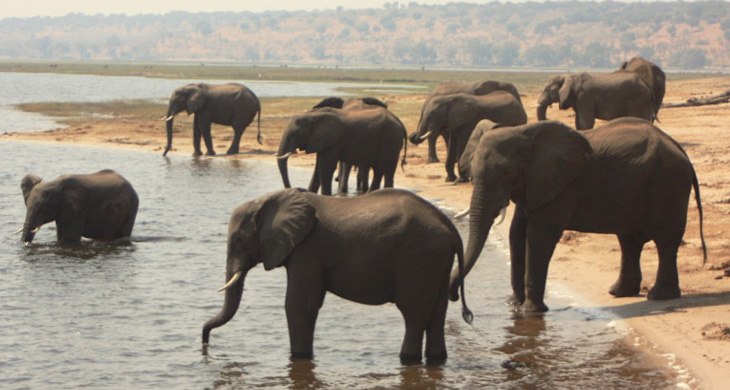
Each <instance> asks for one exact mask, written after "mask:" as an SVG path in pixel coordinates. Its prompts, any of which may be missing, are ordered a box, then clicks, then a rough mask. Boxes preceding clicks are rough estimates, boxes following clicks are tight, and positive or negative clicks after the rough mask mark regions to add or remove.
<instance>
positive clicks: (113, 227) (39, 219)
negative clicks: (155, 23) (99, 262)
mask: <svg viewBox="0 0 730 390" xmlns="http://www.w3.org/2000/svg"><path fill="white" fill-rule="evenodd" d="M20 188H21V190H22V191H23V198H24V199H25V206H26V209H27V211H26V215H25V223H24V224H23V230H22V232H23V235H22V237H21V241H22V242H32V241H33V238H34V237H35V233H36V232H37V231H38V229H39V228H40V227H41V225H43V224H46V223H49V222H53V221H56V231H57V237H58V241H59V242H62V243H78V242H79V241H81V237H86V238H93V239H98V240H114V239H118V238H124V237H129V236H130V235H131V234H132V228H133V227H134V220H135V218H136V217H137V209H138V208H139V197H137V193H136V192H135V191H134V188H132V185H131V184H130V183H129V182H128V181H127V180H126V179H125V178H123V177H122V176H121V175H120V174H118V173H116V172H114V171H112V170H108V169H107V170H103V171H99V172H96V173H91V174H87V175H64V176H61V177H59V178H57V179H56V180H52V181H41V178H40V177H38V176H36V175H34V174H28V175H26V176H25V177H23V180H22V181H21V183H20Z"/></svg>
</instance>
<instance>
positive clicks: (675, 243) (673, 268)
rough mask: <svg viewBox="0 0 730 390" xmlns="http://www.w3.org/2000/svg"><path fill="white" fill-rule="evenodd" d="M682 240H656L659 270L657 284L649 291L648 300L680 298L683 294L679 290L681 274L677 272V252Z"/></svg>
mask: <svg viewBox="0 0 730 390" xmlns="http://www.w3.org/2000/svg"><path fill="white" fill-rule="evenodd" d="M681 241H682V239H681V238H678V239H655V240H654V242H655V243H656V247H657V252H658V254H659V268H658V269H657V275H656V282H655V283H654V287H652V288H651V290H649V294H647V298H648V299H651V300H663V299H674V298H679V297H680V296H681V295H682V293H681V291H680V289H679V274H678V272H677V251H678V250H679V244H680V243H681Z"/></svg>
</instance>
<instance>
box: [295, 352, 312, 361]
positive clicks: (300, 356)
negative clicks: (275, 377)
mask: <svg viewBox="0 0 730 390" xmlns="http://www.w3.org/2000/svg"><path fill="white" fill-rule="evenodd" d="M290 358H291V359H292V360H295V359H308V360H311V359H314V354H313V353H312V352H292V353H291V356H290Z"/></svg>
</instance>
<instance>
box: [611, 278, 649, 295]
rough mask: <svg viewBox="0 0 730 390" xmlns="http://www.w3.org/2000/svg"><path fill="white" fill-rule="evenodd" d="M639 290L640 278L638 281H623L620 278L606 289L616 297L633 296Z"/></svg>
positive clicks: (637, 293)
mask: <svg viewBox="0 0 730 390" xmlns="http://www.w3.org/2000/svg"><path fill="white" fill-rule="evenodd" d="M639 291H641V280H639V281H638V282H631V283H629V282H625V281H623V280H622V279H621V278H619V280H617V281H616V283H614V284H613V286H611V288H609V289H608V293H609V294H611V295H613V296H614V297H616V298H623V297H635V296H637V295H639Z"/></svg>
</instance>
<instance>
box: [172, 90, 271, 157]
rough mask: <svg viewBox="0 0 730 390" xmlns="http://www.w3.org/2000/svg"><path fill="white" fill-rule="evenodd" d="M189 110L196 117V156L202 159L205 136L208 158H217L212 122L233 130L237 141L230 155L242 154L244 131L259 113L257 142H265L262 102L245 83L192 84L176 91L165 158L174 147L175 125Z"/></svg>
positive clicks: (194, 129) (232, 146) (194, 127)
mask: <svg viewBox="0 0 730 390" xmlns="http://www.w3.org/2000/svg"><path fill="white" fill-rule="evenodd" d="M183 110H186V111H187V113H188V115H190V114H195V118H194V120H193V148H194V149H195V152H194V153H193V155H195V156H199V155H201V154H203V153H202V151H201V150H200V136H201V135H202V136H203V140H204V141H205V147H206V148H207V149H208V150H207V151H206V153H205V154H206V155H208V156H214V155H215V150H213V140H212V137H211V135H210V125H211V123H217V124H220V125H225V126H232V127H233V141H231V146H230V147H229V148H228V151H227V152H226V153H227V154H236V153H238V151H239V145H240V143H241V136H242V135H243V132H244V130H246V127H248V125H249V124H251V122H252V121H253V119H254V118H255V117H256V114H258V127H259V129H258V134H257V135H256V140H257V141H258V142H259V144H260V143H261V103H260V102H259V98H258V97H256V95H255V94H254V93H253V92H252V91H251V90H250V89H248V88H246V87H245V86H243V85H241V84H234V83H230V84H223V85H210V84H204V83H200V84H188V85H186V86H184V87H180V88H178V89H176V90H175V91H174V92H173V93H172V96H171V97H170V103H169V105H168V108H167V115H166V116H165V119H164V120H165V121H166V122H167V146H165V152H164V153H163V154H162V155H163V156H165V155H167V152H169V151H170V149H171V148H172V123H173V120H174V118H175V115H177V114H178V113H179V112H181V111H183Z"/></svg>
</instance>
